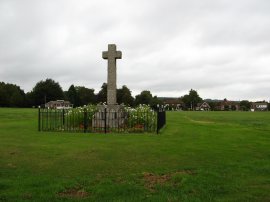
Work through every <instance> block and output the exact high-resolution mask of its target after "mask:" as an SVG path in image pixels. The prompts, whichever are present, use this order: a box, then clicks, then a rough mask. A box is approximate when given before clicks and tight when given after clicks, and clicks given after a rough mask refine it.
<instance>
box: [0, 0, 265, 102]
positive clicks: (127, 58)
mask: <svg viewBox="0 0 270 202" xmlns="http://www.w3.org/2000/svg"><path fill="white" fill-rule="evenodd" d="M269 9H270V3H269V1H267V0H259V1H256V0H246V1H244V0H240V1H232V0H219V1H212V0H206V1H197V0H191V1H182V0H180V1H179V0H166V1H165V0H149V1H144V0H137V1H125V0H117V1H110V0H93V1H83V0H79V1H73V0H70V1H64V0H59V1H52V0H48V1H34V0H26V1H16V0H14V1H7V0H2V1H1V2H0V80H1V81H5V82H13V83H17V84H18V85H20V86H21V87H22V88H23V89H25V90H26V91H29V90H31V88H32V87H33V86H34V84H35V83H36V82H37V81H39V80H41V79H45V78H53V79H55V80H56V81H58V82H59V83H60V84H61V85H62V86H63V88H64V89H65V90H66V89H67V88H68V87H69V86H70V85H71V84H75V85H84V86H87V87H89V88H95V89H96V90H99V89H100V86H101V85H102V83H103V82H105V81H106V68H107V67H106V64H107V63H106V61H105V60H103V59H102V58H101V52H102V51H104V50H105V49H107V44H108V43H116V44H117V46H118V48H119V49H120V50H121V51H122V52H123V59H122V60H120V61H118V86H121V85H124V84H125V85H127V86H128V87H129V88H130V89H131V90H132V91H133V94H134V95H135V94H136V93H139V92H140V91H142V90H145V89H149V90H151V91H152V92H153V94H156V95H159V96H176V97H180V96H181V95H183V94H184V93H187V92H188V91H189V90H190V89H191V88H193V89H197V90H198V92H199V93H200V95H201V96H202V97H204V98H209V97H211V98H224V97H227V98H230V99H266V100H268V99H269V98H270V97H269V94H267V93H268V92H269V88H270V86H269V85H270V84H269V82H268V81H269V80H270V69H269V65H270V60H269V58H270V37H269V36H270V29H269V27H270V20H269V19H270V13H269ZM258 85H259V86H260V88H258V89H257V87H258ZM256 89H257V90H256Z"/></svg>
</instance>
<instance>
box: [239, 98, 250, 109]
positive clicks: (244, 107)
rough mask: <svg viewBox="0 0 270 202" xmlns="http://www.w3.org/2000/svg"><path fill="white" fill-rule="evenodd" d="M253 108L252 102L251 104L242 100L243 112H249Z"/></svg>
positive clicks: (241, 107)
mask: <svg viewBox="0 0 270 202" xmlns="http://www.w3.org/2000/svg"><path fill="white" fill-rule="evenodd" d="M250 108H251V102H249V101H248V100H242V101H241V102H240V109H241V110H243V111H249V110H250Z"/></svg>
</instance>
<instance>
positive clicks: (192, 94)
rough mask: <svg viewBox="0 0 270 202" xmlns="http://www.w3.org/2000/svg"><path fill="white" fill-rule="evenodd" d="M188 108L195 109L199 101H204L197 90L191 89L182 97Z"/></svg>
mask: <svg viewBox="0 0 270 202" xmlns="http://www.w3.org/2000/svg"><path fill="white" fill-rule="evenodd" d="M181 99H182V101H183V102H184V104H185V107H186V108H189V109H191V110H194V109H195V108H196V106H197V104H198V103H200V102H202V101H203V99H202V98H201V97H200V96H199V94H198V93H197V91H196V90H193V89H191V90H190V91H189V94H188V95H184V96H183V97H181Z"/></svg>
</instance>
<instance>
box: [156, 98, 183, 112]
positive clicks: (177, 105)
mask: <svg viewBox="0 0 270 202" xmlns="http://www.w3.org/2000/svg"><path fill="white" fill-rule="evenodd" d="M159 99H160V100H161V101H162V102H163V104H164V106H165V109H166V110H183V108H184V103H183V101H182V100H181V99H179V98H170V97H167V98H159Z"/></svg>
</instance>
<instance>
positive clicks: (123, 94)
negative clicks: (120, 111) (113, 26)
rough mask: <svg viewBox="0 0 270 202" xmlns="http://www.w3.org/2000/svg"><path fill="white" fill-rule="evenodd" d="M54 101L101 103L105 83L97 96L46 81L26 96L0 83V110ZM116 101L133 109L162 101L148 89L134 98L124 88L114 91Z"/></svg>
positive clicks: (85, 89) (12, 85)
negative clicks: (0, 108) (64, 88)
mask: <svg viewBox="0 0 270 202" xmlns="http://www.w3.org/2000/svg"><path fill="white" fill-rule="evenodd" d="M53 100H68V101H70V102H71V103H72V104H73V106H74V107H78V106H83V105H87V104H98V103H104V102H106V100H107V84H106V83H103V84H102V86H101V89H100V91H99V92H98V93H95V90H94V89H92V88H87V87H84V86H74V85H73V84H72V85H71V86H70V87H69V88H68V90H67V91H63V89H62V87H61V86H60V84H59V83H58V82H56V81H54V80H53V79H46V80H41V81H39V82H37V83H36V85H35V86H34V87H33V89H32V90H31V91H30V92H27V93H25V92H24V91H23V90H22V89H21V88H20V87H19V86H17V85H15V84H9V83H4V82H0V107H37V106H42V105H44V104H45V103H47V102H49V101H53ZM117 102H118V103H119V104H125V105H126V106H132V107H133V106H137V105H139V104H148V105H150V106H152V107H154V106H157V104H162V101H160V100H159V99H158V98H157V96H153V95H152V93H151V92H150V91H148V90H144V91H142V92H141V93H140V94H139V95H136V96H135V97H133V96H132V94H131V91H130V89H129V88H128V87H127V86H126V85H123V86H122V87H121V88H119V89H117Z"/></svg>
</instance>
